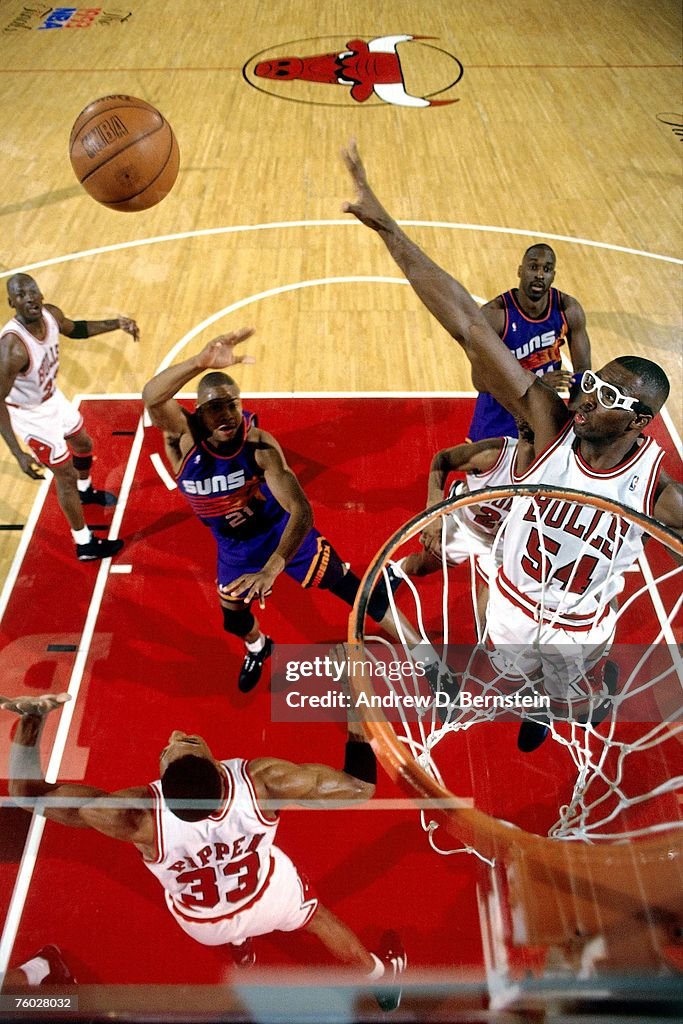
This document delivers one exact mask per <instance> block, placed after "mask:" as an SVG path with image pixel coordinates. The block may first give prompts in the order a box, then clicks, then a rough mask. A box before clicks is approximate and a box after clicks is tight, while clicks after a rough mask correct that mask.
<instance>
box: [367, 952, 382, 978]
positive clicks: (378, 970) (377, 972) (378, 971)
mask: <svg viewBox="0 0 683 1024" xmlns="http://www.w3.org/2000/svg"><path fill="white" fill-rule="evenodd" d="M370 956H371V957H372V959H373V960H374V961H375V966H374V967H373V968H372V970H371V971H370V973H369V974H368V980H369V981H378V980H379V979H380V978H381V977H383V975H384V964H383V963H382V961H381V960H380V958H379V957H378V956H375V954H374V953H371V954H370Z"/></svg>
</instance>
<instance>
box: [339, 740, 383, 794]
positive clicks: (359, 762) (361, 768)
mask: <svg viewBox="0 0 683 1024" xmlns="http://www.w3.org/2000/svg"><path fill="white" fill-rule="evenodd" d="M344 771H345V772H346V774H347V775H352V776H353V778H354V779H360V781H361V782H367V783H369V784H370V785H371V786H374V785H375V784H376V783H377V759H376V757H375V754H374V751H373V749H372V747H371V746H370V744H369V743H366V742H365V740H351V739H349V740H347V741H346V749H345V751H344Z"/></svg>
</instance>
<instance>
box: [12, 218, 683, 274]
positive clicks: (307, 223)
mask: <svg viewBox="0 0 683 1024" xmlns="http://www.w3.org/2000/svg"><path fill="white" fill-rule="evenodd" d="M398 223H399V224H401V225H403V226H404V227H413V228H446V229H447V230H449V231H477V232H484V233H487V234H495V235H516V236H518V235H521V236H524V237H528V238H550V239H552V240H553V241H556V242H568V243H569V244H570V245H584V246H587V247H588V248H592V249H606V250H608V251H609V252H620V253H624V254H625V255H627V256H644V257H645V258H646V259H651V260H662V261H663V262H664V263H674V264H683V260H680V259H676V257H675V256H664V255H662V254H660V253H653V252H647V251H646V250H644V249H632V248H630V247H629V246H625V245H611V244H610V243H609V242H596V241H594V240H592V239H590V238H576V237H573V236H572V235H557V234H553V233H551V232H548V231H537V230H536V229H528V228H504V227H499V226H498V225H495V224H465V223H458V222H451V221H439V220H400V221H398ZM359 226H360V225H358V222H357V221H356V219H355V218H352V217H351V216H348V217H346V218H344V219H342V220H337V219H331V220H289V221H273V222H272V223H270V224H235V225H230V226H226V227H219V228H199V229H197V230H195V231H178V232H175V233H174V234H169V235H155V236H153V237H151V238H137V239H132V240H131V241H128V242H115V243H113V244H112V245H101V246H98V247H97V248H94V249H81V250H80V251H79V252H74V253H68V254H67V255H64V256H53V257H52V258H51V259H48V260H38V261H37V262H35V263H27V264H25V265H24V266H23V267H14V268H13V269H12V270H5V271H2V273H0V279H1V278H3V277H10V276H11V275H12V274H19V273H23V274H25V273H28V272H29V271H30V270H38V269H39V268H40V267H54V266H57V265H59V264H61V263H71V262H72V261H73V260H80V259H86V258H87V257H90V256H101V255H103V254H105V253H109V252H121V251H122V250H123V249H137V248H139V247H140V246H143V245H159V244H161V243H163V242H180V241H183V240H184V239H187V238H202V237H204V238H206V237H210V236H212V235H232V234H240V233H242V232H249V231H281V230H289V229H291V228H320V227H324V228H327V227H359Z"/></svg>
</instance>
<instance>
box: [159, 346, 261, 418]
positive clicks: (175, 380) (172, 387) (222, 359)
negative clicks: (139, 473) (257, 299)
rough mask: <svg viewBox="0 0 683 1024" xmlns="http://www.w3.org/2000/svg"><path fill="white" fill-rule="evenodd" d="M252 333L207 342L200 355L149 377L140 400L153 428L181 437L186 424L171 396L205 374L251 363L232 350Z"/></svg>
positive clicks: (250, 359) (248, 359) (251, 357)
mask: <svg viewBox="0 0 683 1024" xmlns="http://www.w3.org/2000/svg"><path fill="white" fill-rule="evenodd" d="M253 333H254V329H253V327H243V328H242V329H241V330H239V331H231V332H230V333H229V334H220V335H219V336H218V337H217V338H214V339H213V340H212V341H209V342H208V343H207V344H206V345H205V346H204V348H203V349H202V350H201V352H198V353H197V355H195V356H190V358H189V359H184V360H183V361H182V363H176V364H175V366H169V367H167V369H165V370H162V371H161V373H157V375H156V377H152V379H151V380H150V381H148V382H147V383H146V384H145V386H144V388H143V389H142V400H143V402H144V403H145V408H146V409H147V411H148V412H149V415H150V418H151V420H152V423H153V424H154V426H155V427H159V428H160V429H161V430H164V431H167V432H169V433H182V432H184V431H185V430H187V424H186V420H185V416H184V414H183V411H182V408H181V406H180V405H179V403H178V402H176V401H175V399H174V396H175V395H176V394H177V393H178V392H179V391H180V389H181V388H182V387H183V386H184V385H185V384H187V383H188V382H189V381H191V380H192V378H193V377H196V376H197V374H199V373H204V372H205V371H206V370H227V368H228V367H229V366H235V365H236V364H237V363H253V362H254V358H253V356H238V355H235V346H236V345H239V344H240V343H241V342H243V341H246V339H247V338H250V337H251V335H252V334H253Z"/></svg>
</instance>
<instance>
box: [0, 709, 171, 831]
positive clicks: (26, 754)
mask: <svg viewBox="0 0 683 1024" xmlns="http://www.w3.org/2000/svg"><path fill="white" fill-rule="evenodd" d="M68 700H70V697H69V695H68V694H67V693H60V694H57V695H55V696H53V695H51V694H46V695H45V696H42V697H16V698H9V697H0V708H2V709H3V710H5V711H13V712H14V713H15V714H18V715H19V716H20V720H19V724H18V726H17V729H16V732H15V734H14V737H13V739H12V746H11V747H10V758H9V793H10V796H11V797H12V798H13V799H14V800H15V801H16V802H17V804H19V806H21V807H23V808H24V809H25V810H27V811H29V812H32V811H33V810H34V809H35V808H36V804H37V803H38V809H39V811H40V813H41V814H43V815H44V816H45V817H46V818H50V819H51V820H52V821H59V822H61V824H63V825H70V826H72V827H73V828H95V829H97V830H98V831H99V832H103V833H104V834H105V835H108V836H112V837H113V838H115V839H123V840H126V841H128V842H134V843H138V844H144V843H149V842H151V838H150V837H151V836H152V835H153V822H152V815H151V812H150V811H149V810H145V809H141V808H140V807H130V806H129V804H130V803H131V801H133V802H135V801H137V803H138V804H139V803H140V802H141V801H142V800H143V798H144V797H145V796H147V790H146V788H145V787H137V788H136V789H130V790H119V791H118V792H117V793H107V792H106V791H105V790H103V789H96V788H95V787H93V786H82V785H79V784H77V783H49V782H46V781H45V778H44V775H43V770H42V767H41V763H40V736H41V733H42V731H43V726H44V724H45V718H46V716H47V715H48V714H49V713H50V712H51V711H55V710H56V709H57V708H59V707H61V706H62V705H63V704H64V703H66V701H68ZM43 801H45V802H44V803H43ZM118 803H120V806H116V805H117V804H118Z"/></svg>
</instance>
